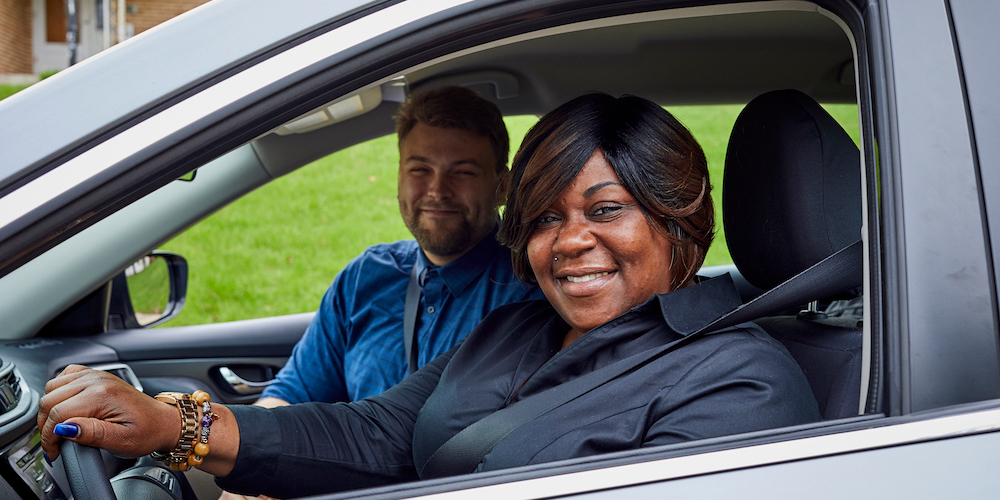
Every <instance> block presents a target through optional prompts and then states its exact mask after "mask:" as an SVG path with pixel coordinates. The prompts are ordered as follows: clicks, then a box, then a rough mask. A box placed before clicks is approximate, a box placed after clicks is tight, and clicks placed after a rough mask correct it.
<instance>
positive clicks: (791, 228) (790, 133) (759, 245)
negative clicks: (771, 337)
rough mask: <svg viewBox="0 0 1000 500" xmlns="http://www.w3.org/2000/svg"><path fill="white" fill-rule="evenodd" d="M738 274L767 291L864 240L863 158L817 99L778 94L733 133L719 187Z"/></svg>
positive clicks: (755, 104)
mask: <svg viewBox="0 0 1000 500" xmlns="http://www.w3.org/2000/svg"><path fill="white" fill-rule="evenodd" d="M722 207H723V221H724V223H725V230H726V241H727V243H728V245H729V252H730V254H731V255H732V257H733V262H734V263H735V264H736V267H737V268H738V269H739V270H740V273H742V274H743V277H744V278H746V279H747V280H748V281H749V282H750V283H752V284H753V285H755V286H757V287H759V288H762V289H765V290H766V289H770V288H773V287H774V286H776V285H778V284H779V283H781V282H783V281H785V280H786V279H788V278H790V277H791V276H793V275H795V274H797V273H799V272H801V271H802V270H804V269H806V268H807V267H809V266H811V265H813V264H815V263H816V262H819V261H820V260H822V259H824V258H826V257H827V256H829V255H831V254H833V253H834V252H836V251H838V250H840V249H841V248H843V247H845V246H847V245H849V244H851V243H853V242H855V241H857V240H858V239H860V238H861V158H860V154H859V153H858V148H857V146H855V145H854V141H852V140H851V138H850V136H848V135H847V132H845V131H844V129H843V128H841V127H840V125H839V124H837V122H836V121H835V120H834V119H833V117H831V116H830V115H829V114H828V113H827V112H826V111H825V110H824V109H823V108H822V107H820V106H819V104H817V103H816V101H814V100H813V99H812V98H810V97H809V96H807V95H805V94H803V93H802V92H799V91H797V90H777V91H773V92H768V93H766V94H763V95H761V96H759V97H757V98H755V99H754V100H752V101H750V103H749V104H747V106H746V108H744V109H743V111H742V112H741V113H740V116H739V118H737V119H736V124H735V126H734V127H733V133H732V135H731V136H730V139H729V148H728V150H727V151H726V168H725V175H724V179H723V184H722Z"/></svg>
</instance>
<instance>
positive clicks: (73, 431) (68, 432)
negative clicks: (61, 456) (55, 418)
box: [52, 423, 80, 438]
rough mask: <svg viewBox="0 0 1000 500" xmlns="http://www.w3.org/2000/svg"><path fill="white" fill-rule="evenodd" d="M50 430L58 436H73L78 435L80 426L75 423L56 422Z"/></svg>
mask: <svg viewBox="0 0 1000 500" xmlns="http://www.w3.org/2000/svg"><path fill="white" fill-rule="evenodd" d="M52 432H53V433H54V434H56V435H59V436H65V437H70V438H75V437H77V436H79V435H80V426H79V425H76V424H65V423H64V424H56V427H55V429H52Z"/></svg>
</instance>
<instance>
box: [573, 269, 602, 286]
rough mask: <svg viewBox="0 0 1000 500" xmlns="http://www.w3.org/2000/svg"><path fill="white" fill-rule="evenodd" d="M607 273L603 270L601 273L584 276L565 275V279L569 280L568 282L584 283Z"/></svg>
mask: <svg viewBox="0 0 1000 500" xmlns="http://www.w3.org/2000/svg"><path fill="white" fill-rule="evenodd" d="M608 274H610V273H608V272H607V271H605V272H603V273H594V274H588V275H586V276H567V277H566V279H567V280H569V282H570V283H586V282H588V281H590V280H596V279H597V278H600V277H601V276H607V275H608Z"/></svg>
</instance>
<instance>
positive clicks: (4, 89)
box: [0, 83, 28, 100]
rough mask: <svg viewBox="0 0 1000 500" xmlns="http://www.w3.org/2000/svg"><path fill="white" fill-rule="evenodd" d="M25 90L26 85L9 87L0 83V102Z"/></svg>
mask: <svg viewBox="0 0 1000 500" xmlns="http://www.w3.org/2000/svg"><path fill="white" fill-rule="evenodd" d="M26 88H28V85H10V84H7V83H0V100H3V99H6V98H8V97H10V96H12V95H14V94H16V93H18V92H20V91H22V90H24V89H26Z"/></svg>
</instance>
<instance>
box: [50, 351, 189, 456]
mask: <svg viewBox="0 0 1000 500" xmlns="http://www.w3.org/2000/svg"><path fill="white" fill-rule="evenodd" d="M38 428H39V429H40V430H41V433H42V449H43V450H44V451H45V453H46V454H47V456H48V457H49V458H50V459H55V458H56V457H57V456H58V455H59V442H60V441H61V440H63V439H70V440H72V441H76V442H78V443H80V444H84V445H88V446H95V447H98V448H103V449H106V450H108V451H110V452H111V453H113V454H115V455H118V456H121V457H125V458H132V457H138V456H141V455H144V454H147V453H149V452H151V451H154V450H157V449H161V448H164V447H167V448H170V447H172V446H173V445H174V444H176V440H177V437H178V436H179V435H180V418H179V414H178V412H177V410H176V408H173V407H172V406H170V405H167V404H164V403H160V402H158V401H156V400H154V399H152V398H150V397H149V396H146V395H145V394H143V393H141V392H139V391H137V390H136V389H135V388H134V387H132V386H131V385H129V384H127V383H126V382H124V381H122V380H121V379H119V378H118V377H115V376H114V375H111V374H108V373H106V372H103V371H95V370H90V369H86V368H83V367H74V366H71V367H69V368H67V369H66V370H64V371H63V373H61V374H60V375H59V376H58V377H56V378H55V379H53V380H52V381H50V383H49V384H46V394H45V395H44V396H42V398H41V400H40V402H39V411H38ZM171 438H172V439H173V441H172V443H171Z"/></svg>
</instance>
